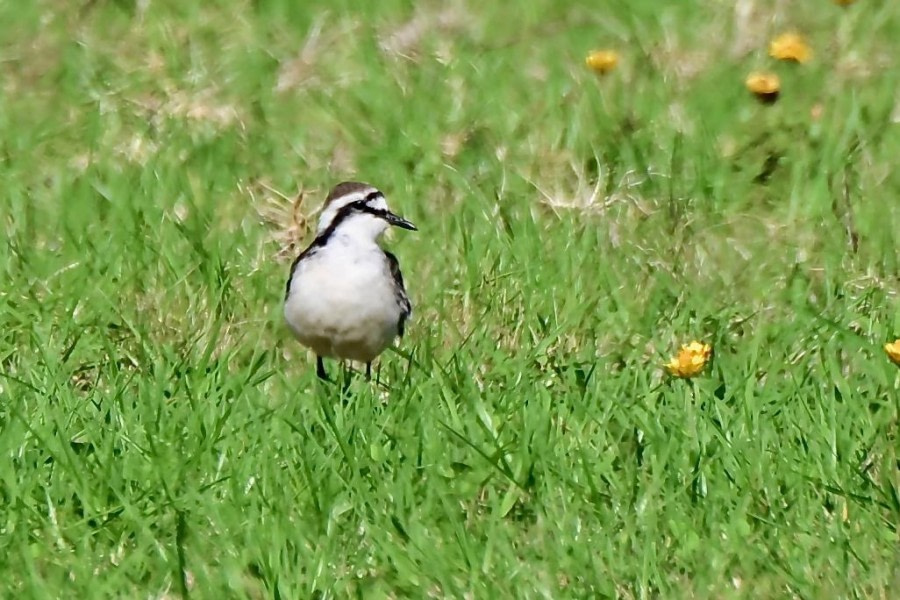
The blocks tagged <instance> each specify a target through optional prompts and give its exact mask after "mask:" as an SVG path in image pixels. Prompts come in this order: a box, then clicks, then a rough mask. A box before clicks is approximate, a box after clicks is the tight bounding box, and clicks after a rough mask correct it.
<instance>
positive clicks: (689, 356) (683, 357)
mask: <svg viewBox="0 0 900 600" xmlns="http://www.w3.org/2000/svg"><path fill="white" fill-rule="evenodd" d="M710 356H712V346H710V345H709V344H704V343H702V342H691V343H690V344H685V345H683V346H682V347H681V350H679V351H678V354H677V355H675V356H673V357H672V358H671V360H669V362H667V363H666V365H665V366H666V370H667V371H668V372H669V374H670V375H674V376H675V377H682V378H685V379H687V378H690V377H694V376H696V375H699V374H700V372H701V371H703V368H704V367H706V363H707V362H709V357H710Z"/></svg>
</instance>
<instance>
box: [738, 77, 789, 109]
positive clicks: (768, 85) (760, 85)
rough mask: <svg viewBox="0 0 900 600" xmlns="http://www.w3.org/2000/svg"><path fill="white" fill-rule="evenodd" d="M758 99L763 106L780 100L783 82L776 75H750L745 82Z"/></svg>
mask: <svg viewBox="0 0 900 600" xmlns="http://www.w3.org/2000/svg"><path fill="white" fill-rule="evenodd" d="M744 83H745V84H746V85H747V89H748V90H750V91H751V92H752V93H753V95H754V96H756V99H757V100H759V101H760V102H762V103H763V104H772V103H773V102H775V101H776V100H778V93H779V92H780V91H781V81H780V80H779V79H778V75H776V74H775V73H750V75H749V76H748V77H747V80H746V81H745V82H744Z"/></svg>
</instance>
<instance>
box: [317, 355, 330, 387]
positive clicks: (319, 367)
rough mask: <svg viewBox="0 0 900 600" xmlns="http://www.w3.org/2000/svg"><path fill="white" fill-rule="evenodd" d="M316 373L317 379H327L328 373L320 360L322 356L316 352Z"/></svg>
mask: <svg viewBox="0 0 900 600" xmlns="http://www.w3.org/2000/svg"><path fill="white" fill-rule="evenodd" d="M316 375H317V376H318V377H319V379H322V380H324V381H328V373H326V372H325V363H324V362H322V357H321V356H319V355H318V354H317V355H316Z"/></svg>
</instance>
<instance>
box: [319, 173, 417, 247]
mask: <svg viewBox="0 0 900 600" xmlns="http://www.w3.org/2000/svg"><path fill="white" fill-rule="evenodd" d="M391 225H393V226H395V227H401V228H403V229H411V230H415V229H416V226H415V225H413V224H412V223H410V222H409V221H407V220H406V219H404V218H402V217H400V216H398V215H396V214H394V213H392V212H391V211H390V209H389V208H388V205H387V201H386V200H385V199H384V194H382V193H381V192H380V191H378V190H377V189H376V188H374V187H372V186H371V185H369V184H367V183H359V182H356V181H345V182H343V183H339V184H337V185H336V186H335V187H334V189H333V190H331V193H330V194H328V197H327V198H326V199H325V207H324V208H323V209H322V214H321V216H320V217H319V226H318V230H317V232H316V234H317V235H322V234H323V233H325V232H327V231H329V230H330V231H332V232H335V231H339V232H340V233H342V234H346V235H349V236H353V237H359V238H362V239H367V240H368V239H371V240H372V241H375V240H377V239H378V237H379V236H380V235H381V234H382V233H384V231H385V230H386V229H387V228H388V227H389V226H391Z"/></svg>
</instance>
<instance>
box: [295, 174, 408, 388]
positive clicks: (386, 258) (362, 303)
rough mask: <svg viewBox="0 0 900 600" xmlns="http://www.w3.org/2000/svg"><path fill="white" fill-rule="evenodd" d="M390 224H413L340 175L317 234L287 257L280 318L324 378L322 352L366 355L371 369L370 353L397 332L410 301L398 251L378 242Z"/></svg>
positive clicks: (381, 198) (369, 371)
mask: <svg viewBox="0 0 900 600" xmlns="http://www.w3.org/2000/svg"><path fill="white" fill-rule="evenodd" d="M391 225H393V226H395V227H401V228H403V229H410V230H413V231H415V230H416V227H415V225H413V224H412V223H410V222H409V221H407V220H406V219H403V218H401V217H399V216H397V215H396V214H394V213H392V212H391V211H390V210H389V209H388V206H387V202H386V201H385V198H384V194H382V193H381V192H380V191H378V190H377V189H376V188H374V187H373V186H371V185H369V184H367V183H359V182H356V181H345V182H343V183H339V184H338V185H336V186H335V187H334V189H333V190H331V193H330V194H328V197H327V198H326V199H325V205H324V207H323V209H322V214H321V216H320V217H319V224H318V228H317V230H316V238H315V239H314V240H313V242H312V243H311V244H310V245H309V247H308V248H307V249H306V250H304V251H303V252H301V253H300V256H298V257H297V258H296V260H294V263H293V264H292V265H291V273H290V277H289V278H288V282H287V289H286V290H285V298H284V318H285V321H287V324H288V326H289V327H290V329H291V331H292V332H293V334H294V337H296V338H297V340H299V341H300V343H301V344H303V345H304V346H306V347H308V348H310V349H312V351H313V352H315V353H316V375H318V376H319V377H320V378H321V379H325V380H327V379H328V375H327V373H326V372H325V365H324V363H323V361H322V359H323V358H325V357H328V358H339V359H343V360H354V361H359V362H364V363H366V378H369V377H371V374H372V361H373V360H374V359H375V357H376V356H378V355H379V354H381V353H382V351H384V349H385V348H387V347H388V346H389V345H390V344H391V343H392V342H393V341H394V338H396V337H397V336H398V335H399V336H403V328H404V325H405V324H406V321H407V319H409V316H410V314H412V305H411V304H410V302H409V296H407V294H406V288H405V287H404V286H403V275H402V274H401V273H400V263H399V262H398V261H397V257H396V256H394V255H393V254H391V253H390V252H388V251H386V250H383V249H382V248H381V246H379V245H378V238H379V237H380V236H381V234H382V233H384V232H385V230H386V229H387V228H388V227H389V226H391Z"/></svg>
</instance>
